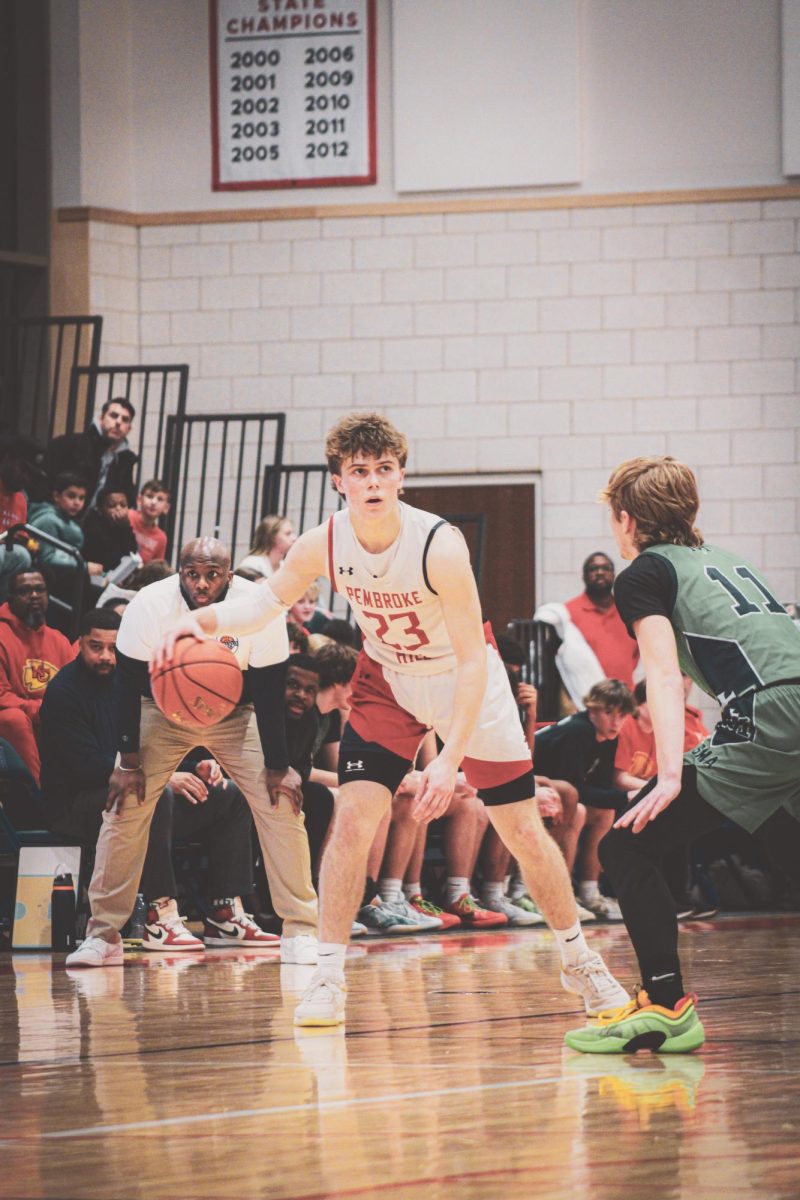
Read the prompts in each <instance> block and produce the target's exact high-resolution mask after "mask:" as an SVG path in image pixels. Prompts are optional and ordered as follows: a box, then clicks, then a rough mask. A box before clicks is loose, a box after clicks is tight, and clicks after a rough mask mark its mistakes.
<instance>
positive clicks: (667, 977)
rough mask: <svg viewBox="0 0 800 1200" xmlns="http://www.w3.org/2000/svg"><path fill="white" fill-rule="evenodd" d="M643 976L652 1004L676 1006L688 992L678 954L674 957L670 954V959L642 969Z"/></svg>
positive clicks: (643, 982) (643, 983)
mask: <svg viewBox="0 0 800 1200" xmlns="http://www.w3.org/2000/svg"><path fill="white" fill-rule="evenodd" d="M642 976H643V978H642V987H643V988H644V990H645V991H646V992H647V994H648V996H649V997H650V1001H651V1003H652V1004H660V1005H662V1007H663V1008H674V1007H675V1005H676V1004H677V1003H678V1001H679V1000H681V999H683V997H684V996H685V994H686V993H685V991H684V987H683V980H682V979H681V967H680V963H679V962H678V957H677V955H675V957H674V958H673V957H672V956H670V958H669V959H663V960H662V961H661V962H660V963H658V964H654V965H653V966H652V967H651V968H650V969H649V970H645V971H642Z"/></svg>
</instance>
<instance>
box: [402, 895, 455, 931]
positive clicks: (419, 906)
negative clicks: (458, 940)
mask: <svg viewBox="0 0 800 1200" xmlns="http://www.w3.org/2000/svg"><path fill="white" fill-rule="evenodd" d="M408 903H409V904H410V905H411V907H412V908H413V909H416V911H417V912H418V913H423V914H424V915H425V916H426V917H438V918H439V920H440V921H441V922H442V929H455V928H456V926H457V925H460V924H461V918H460V917H457V916H456V915H455V913H449V912H445V911H444V909H443V908H439V905H438V904H433V903H431V901H430V900H426V899H425V897H424V896H421V895H419V896H411V897H410V899H409V901H408Z"/></svg>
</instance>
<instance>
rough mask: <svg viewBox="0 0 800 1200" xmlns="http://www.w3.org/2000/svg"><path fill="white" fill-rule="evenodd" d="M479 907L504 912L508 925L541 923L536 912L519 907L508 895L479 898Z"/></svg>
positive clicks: (540, 918)
mask: <svg viewBox="0 0 800 1200" xmlns="http://www.w3.org/2000/svg"><path fill="white" fill-rule="evenodd" d="M481 907H482V908H488V909H489V912H497V913H504V914H505V916H507V917H508V923H509V925H541V923H542V920H543V918H542V917H541V916H540V915H539V914H538V913H533V912H528V911H527V910H526V909H524V908H520V906H519V905H518V904H515V903H514V901H513V900H509V898H508V896H500V898H499V899H498V900H485V899H484V900H481Z"/></svg>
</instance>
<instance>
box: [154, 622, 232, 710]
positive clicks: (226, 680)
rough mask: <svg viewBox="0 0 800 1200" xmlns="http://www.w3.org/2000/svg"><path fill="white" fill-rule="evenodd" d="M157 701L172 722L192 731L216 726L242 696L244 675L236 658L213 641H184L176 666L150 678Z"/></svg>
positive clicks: (177, 650)
mask: <svg viewBox="0 0 800 1200" xmlns="http://www.w3.org/2000/svg"><path fill="white" fill-rule="evenodd" d="M150 685H151V687H152V690H153V699H154V700H155V702H156V704H157V705H158V707H159V708H160V709H161V711H162V713H163V714H164V716H165V717H166V718H167V720H168V721H173V722H174V723H175V724H176V725H183V726H184V727H186V728H190V729H203V728H205V727H207V726H209V725H216V724H217V723H218V722H219V721H222V720H223V719H224V718H225V717H227V716H228V715H229V714H230V713H232V712H233V710H234V708H235V707H236V705H237V704H238V702H239V699H240V697H241V694H242V672H241V669H240V667H239V664H238V662H237V661H236V658H235V657H234V655H233V654H232V653H231V652H230V650H228V649H227V648H226V647H225V646H223V645H221V644H220V642H215V641H213V640H211V639H210V638H209V639H207V640H206V641H204V642H197V641H195V639H194V638H189V637H186V638H180V640H179V641H177V642H176V643H175V653H174V654H173V656H172V662H171V663H169V665H168V666H166V667H160V668H159V669H158V670H156V671H152V672H151V674H150Z"/></svg>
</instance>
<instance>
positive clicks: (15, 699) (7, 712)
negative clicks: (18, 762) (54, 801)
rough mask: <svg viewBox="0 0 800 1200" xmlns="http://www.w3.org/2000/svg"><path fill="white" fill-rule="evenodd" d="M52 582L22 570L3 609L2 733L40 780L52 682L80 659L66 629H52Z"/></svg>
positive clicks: (13, 579) (0, 648) (11, 583)
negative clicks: (42, 729)
mask: <svg viewBox="0 0 800 1200" xmlns="http://www.w3.org/2000/svg"><path fill="white" fill-rule="evenodd" d="M48 601H49V595H48V590H47V583H46V582H45V577H44V575H43V574H42V572H41V571H36V570H33V569H30V570H27V571H18V572H17V573H16V574H15V575H12V576H11V579H10V580H9V592H8V603H7V604H4V605H2V607H0V737H3V738H5V739H6V741H7V742H10V743H11V745H12V746H13V747H14V749H15V750H16V752H17V754H18V755H19V756H20V758H21V759H22V761H23V762H24V763H25V766H26V767H27V768H28V770H29V771H30V773H31V775H32V776H33V778H34V780H35V781H36V783H37V784H38V783H39V777H40V773H41V764H40V760H39V747H38V744H37V734H38V732H39V710H40V709H41V706H42V700H43V699H44V694H45V691H46V689H47V686H48V684H49V683H50V680H51V679H52V678H53V676H54V675H55V674H56V673H57V672H58V671H59V670H60V669H61V667H63V666H64V665H65V664H66V663H68V662H71V660H72V659H73V658H74V657H75V648H74V647H73V646H72V645H71V644H70V643H69V642H68V641H67V639H66V638H65V637H64V635H63V633H59V632H58V630H57V629H51V627H50V626H49V625H48V624H47V620H46V616H45V614H46V612H47V605H48Z"/></svg>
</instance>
